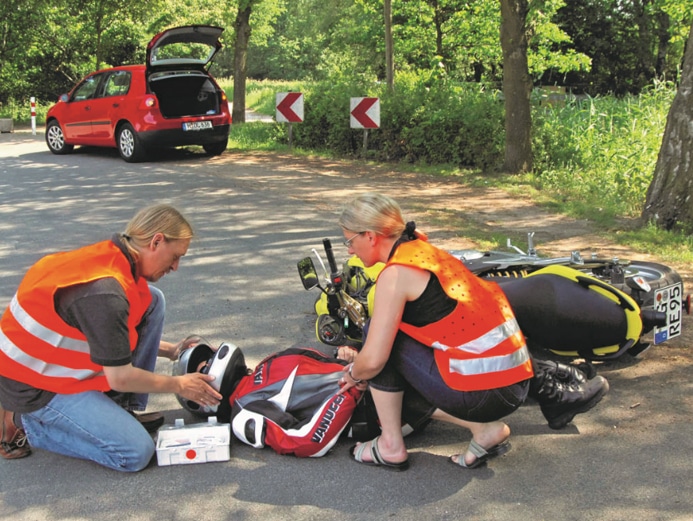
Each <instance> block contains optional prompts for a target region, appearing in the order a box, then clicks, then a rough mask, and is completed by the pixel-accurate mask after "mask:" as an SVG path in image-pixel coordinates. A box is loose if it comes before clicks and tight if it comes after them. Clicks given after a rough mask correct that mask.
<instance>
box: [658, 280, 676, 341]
mask: <svg viewBox="0 0 693 521" xmlns="http://www.w3.org/2000/svg"><path fill="white" fill-rule="evenodd" d="M654 307H655V311H661V312H663V313H666V315H667V324H666V325H665V326H662V327H656V328H655V329H654V343H655V345H656V344H661V343H662V342H666V341H667V340H669V339H672V338H674V337H677V336H679V335H680V334H681V316H682V314H683V284H681V283H680V282H679V283H677V284H672V285H671V286H667V287H665V288H660V289H658V290H655V294H654Z"/></svg>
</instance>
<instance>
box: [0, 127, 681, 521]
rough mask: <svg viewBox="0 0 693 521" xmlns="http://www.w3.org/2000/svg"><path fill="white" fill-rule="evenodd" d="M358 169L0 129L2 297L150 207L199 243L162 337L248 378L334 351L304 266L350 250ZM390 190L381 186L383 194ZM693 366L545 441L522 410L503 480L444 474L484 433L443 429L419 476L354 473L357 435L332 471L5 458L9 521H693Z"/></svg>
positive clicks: (645, 380) (414, 469) (620, 383)
mask: <svg viewBox="0 0 693 521" xmlns="http://www.w3.org/2000/svg"><path fill="white" fill-rule="evenodd" d="M349 171H350V170H349V169H348V168H347V169H346V170H343V169H335V165H334V164H331V163H329V162H325V161H309V160H301V159H296V158H281V157H275V156H268V155H258V156H244V155H234V154H230V153H226V154H224V155H223V156H222V157H219V158H211V159H210V158H206V157H204V156H203V155H202V154H199V153H193V152H189V151H175V152H172V153H170V154H166V155H163V156H161V157H157V158H154V160H153V161H151V162H147V163H142V164H136V165H130V164H127V163H125V162H123V161H122V160H121V159H120V158H119V157H118V155H117V153H116V152H115V151H114V150H96V149H77V150H76V151H75V153H73V154H71V155H67V156H54V155H52V154H50V153H49V152H48V150H47V148H46V146H45V144H44V143H43V138H42V135H40V134H39V135H37V136H32V135H31V133H30V132H16V133H14V134H0V230H1V231H2V235H1V236H0V302H1V303H2V307H3V308H4V306H5V305H6V303H8V302H9V300H10V298H11V297H12V295H13V293H14V291H15V289H16V286H17V284H18V283H19V280H20V278H21V276H22V275H23V273H24V271H25V270H26V269H27V268H28V267H29V266H30V265H31V264H32V263H33V262H34V261H36V260H37V259H38V258H39V257H41V256H42V255H44V254H46V253H49V252H53V251H56V250H61V249H69V248H72V247H75V246H78V245H82V244H87V243H90V242H94V241H97V240H101V239H104V238H107V237H109V236H110V234H111V233H112V232H114V231H122V229H123V228H124V225H125V223H126V222H127V220H128V219H129V218H130V217H131V216H132V215H133V214H134V212H135V211H136V210H137V209H139V208H140V207H142V206H145V205H148V204H151V203H154V202H168V203H172V204H174V205H175V206H177V207H179V208H180V209H181V210H182V211H183V212H184V213H186V214H187V215H188V217H189V218H190V219H191V221H192V222H193V224H194V226H195V227H196V230H197V239H196V240H195V241H194V242H193V244H192V246H191V248H190V251H189V254H188V256H186V257H185V258H184V259H183V261H182V262H181V266H180V269H179V270H178V272H176V273H172V274H169V275H168V276H166V277H165V278H164V279H163V280H162V281H161V282H160V283H159V284H158V286H159V287H160V288H161V289H162V290H163V291H164V292H165V294H166V296H167V325H166V328H165V337H166V338H167V339H169V340H174V341H177V340H178V339H180V338H183V337H184V336H186V335H188V334H190V333H199V334H202V335H203V336H204V337H206V338H208V339H209V340H210V341H211V342H212V343H213V344H218V343H221V342H222V341H226V342H232V343H234V344H236V345H238V346H239V347H240V348H241V349H242V350H243V352H244V354H245V356H246V360H247V361H248V363H249V365H254V364H255V363H257V362H258V361H259V360H260V359H261V358H263V357H264V356H265V355H267V354H270V353H272V352H274V351H277V350H280V349H284V348H287V347H290V346H294V345H305V346H312V347H320V346H319V344H317V342H316V341H315V339H314V338H313V319H314V318H313V315H312V303H313V300H314V298H315V296H316V295H315V294H313V293H309V292H306V291H304V290H303V288H302V286H301V284H300V281H299V279H298V276H297V270H296V261H297V260H298V259H300V258H301V257H303V256H306V255H307V254H309V252H310V249H311V248H313V247H316V248H318V247H320V244H321V239H322V238H323V237H331V238H333V239H339V238H340V237H341V234H340V231H339V229H338V227H337V226H336V217H337V214H338V210H339V207H340V205H341V204H342V201H344V200H346V199H345V198H348V196H349V194H350V193H351V188H352V187H353V186H358V187H359V189H362V188H366V187H369V186H370V183H369V177H368V175H367V173H366V174H364V173H363V171H362V170H359V171H358V172H356V171H354V174H353V176H351V174H349ZM389 180H390V181H389V183H390V185H389V188H391V190H392V193H403V194H406V197H407V198H409V197H413V196H414V195H415V192H412V191H411V190H415V188H412V187H411V186H410V187H409V188H408V189H402V181H401V179H400V178H399V176H396V175H392V176H390V177H389ZM387 183H388V181H387V179H385V180H383V178H379V180H378V183H377V186H375V187H376V188H378V189H388V185H387ZM374 184H375V183H374ZM408 186H409V185H408ZM407 190H409V191H407ZM328 195H330V196H332V197H334V198H335V199H336V200H335V201H330V200H327V199H326V196H328ZM335 244H339V242H337V241H336V240H335ZM340 248H341V247H338V248H337V250H336V254H337V257H338V258H340V257H341V258H342V259H343V258H345V256H346V251H340ZM666 356H669V357H672V356H674V357H676V360H675V361H674V362H672V361H671V360H667V358H666ZM687 357H688V355H686V354H685V353H684V352H683V351H682V350H676V349H674V350H672V351H670V352H668V353H667V354H666V355H654V356H653V357H652V358H650V359H649V361H645V362H644V363H641V364H638V365H635V366H633V367H616V368H612V369H611V370H610V372H609V375H608V377H609V379H610V382H611V387H612V391H611V392H610V394H609V395H608V396H607V397H606V398H605V399H604V401H603V402H602V404H600V406H599V407H597V408H596V409H595V410H594V411H592V412H590V413H589V414H585V415H580V416H578V417H577V418H576V421H575V422H574V423H573V424H571V425H569V426H568V427H567V428H566V429H564V430H562V431H552V430H550V429H549V428H548V426H547V425H546V422H545V421H544V420H543V417H542V416H541V414H540V411H539V410H538V407H536V406H532V405H528V406H526V407H523V408H521V409H520V410H519V411H518V412H516V413H515V414H513V415H512V416H511V417H510V418H509V419H508V422H509V425H510V426H511V428H512V430H513V436H512V443H513V450H512V451H511V452H510V453H509V454H507V455H506V456H503V457H502V458H499V459H498V460H495V461H493V462H492V463H491V464H490V466H489V467H488V468H482V469H479V470H473V471H469V470H464V469H460V468H457V467H454V466H453V465H451V464H449V463H448V462H447V456H448V455H450V454H453V453H457V452H460V451H461V450H463V449H464V447H466V445H467V443H468V441H469V435H468V434H467V433H465V432H461V431H460V430H459V429H457V428H454V427H451V426H446V425H439V424H434V425H431V426H430V427H429V428H427V429H426V430H425V431H424V432H423V433H421V434H419V435H416V436H414V437H411V438H409V439H408V445H409V448H410V451H411V456H410V458H411V460H410V461H411V468H410V469H409V470H408V471H407V472H403V473H392V472H387V471H385V470H383V469H379V468H372V467H365V466H363V465H358V464H356V463H354V462H353V461H351V459H350V457H349V455H348V448H349V446H350V443H349V442H348V441H347V440H341V441H340V442H339V443H338V444H337V445H336V447H335V449H334V450H333V451H332V452H331V453H330V454H328V455H327V456H325V457H323V458H319V459H297V458H294V457H288V456H279V455H277V454H275V453H274V452H272V451H271V450H270V449H264V450H255V449H252V448H250V447H248V446H245V445H242V444H241V443H240V442H238V441H236V440H234V441H233V442H232V446H231V460H230V461H228V462H222V463H208V464H198V465H180V466H170V467H158V466H157V465H156V464H155V463H154V464H153V465H151V466H150V467H149V468H147V469H145V470H144V471H143V472H141V473H138V474H135V475H124V474H120V473H117V472H114V471H110V470H107V469H104V468H101V467H99V466H97V465H94V464H91V463H88V462H83V461H78V460H72V459H68V458H64V457H61V456H57V455H53V454H50V453H46V452H42V451H35V453H34V454H33V455H32V456H30V457H29V458H26V459H23V460H16V461H6V460H0V519H8V520H9V519H11V520H35V521H40V520H47V519H51V520H93V519H98V520H114V521H121V520H124V519H127V520H138V521H139V520H157V521H161V520H176V521H187V520H215V521H220V520H250V519H263V520H268V521H269V520H283V519H292V520H293V519H301V520H303V519H305V520H313V519H315V520H318V519H319V520H325V521H327V520H345V519H346V520H371V519H372V520H383V521H384V520H392V519H397V520H398V521H410V520H411V521H421V520H424V519H430V520H433V519H436V520H438V519H442V520H444V519H450V520H453V519H454V520H458V519H468V520H499V521H500V520H502V521H505V520H507V521H510V520H512V521H530V520H532V521H537V520H557V521H569V520H629V521H630V520H633V519H647V520H684V519H685V520H688V519H693V499H691V498H692V497H693V494H692V492H693V484H692V483H693V480H692V479H691V478H692V477H693V457H692V456H691V455H692V454H693V436H691V433H692V429H691V413H692V412H693V403H692V402H691V391H692V390H693V385H692V384H691V383H690V378H689V377H688V374H689V372H690V371H689V367H690V359H689V358H687ZM157 371H160V372H162V373H170V371H171V362H169V361H168V360H160V362H159V365H158V366H157ZM150 408H151V410H161V411H164V412H165V415H166V419H167V422H168V423H173V421H174V420H175V419H176V418H184V419H185V420H186V422H188V423H189V422H192V421H199V420H195V419H194V418H193V417H192V416H190V415H189V414H188V413H186V412H185V411H184V410H182V409H181V408H180V407H179V405H178V402H177V401H176V400H175V398H174V397H173V396H169V395H153V396H152V398H151V400H150Z"/></svg>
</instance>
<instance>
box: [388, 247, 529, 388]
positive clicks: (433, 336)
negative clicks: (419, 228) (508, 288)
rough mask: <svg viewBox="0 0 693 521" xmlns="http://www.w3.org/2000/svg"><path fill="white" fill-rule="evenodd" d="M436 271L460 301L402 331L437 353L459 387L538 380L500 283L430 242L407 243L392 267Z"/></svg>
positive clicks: (450, 380)
mask: <svg viewBox="0 0 693 521" xmlns="http://www.w3.org/2000/svg"><path fill="white" fill-rule="evenodd" d="M391 264H400V265H404V266H413V267H415V268H420V269H423V270H427V271H430V272H431V273H433V274H434V275H435V276H436V277H438V280H439V281H440V284H441V287H442V288H443V290H444V291H445V293H446V294H447V295H448V296H449V297H450V298H452V299H454V300H456V301H457V306H456V307H455V309H454V310H453V311H452V312H451V313H450V314H448V315H447V316H445V317H443V318H442V319H441V320H439V321H437V322H434V323H432V324H428V325H426V326H422V327H417V326H413V325H411V324H405V323H403V322H402V323H401V324H400V326H399V329H400V330H401V331H403V332H404V333H406V334H407V335H409V336H410V337H412V338H414V339H415V340H418V341H419V342H421V343H423V344H426V345H428V346H431V347H432V348H433V349H434V350H435V360H436V363H437V365H438V370H439V371H440V374H441V376H442V377H443V380H444V381H445V383H446V384H447V385H449V386H450V387H451V388H453V389H457V390H460V391H480V390H486V389H496V388H500V387H506V386H508V385H512V384H514V383H517V382H521V381H523V380H527V379H528V378H531V377H532V376H533V372H532V362H531V359H530V356H529V351H528V349H527V345H526V343H525V338H524V336H523V334H522V332H521V331H520V327H519V325H518V323H517V320H515V315H514V314H513V311H512V309H511V307H510V304H509V303H508V300H507V298H506V297H505V294H504V293H503V292H502V291H501V289H500V288H499V287H498V284H495V283H493V282H489V281H486V280H483V279H481V278H479V277H477V276H475V275H474V274H473V273H471V272H470V271H469V270H468V269H467V267H466V266H465V265H464V264H463V263H462V262H461V261H460V260H459V259H457V258H455V257H453V256H452V255H450V254H448V253H446V252H444V251H442V250H440V249H438V248H436V247H434V246H431V245H430V244H428V243H427V242H424V241H422V240H414V241H410V242H405V243H403V244H401V245H400V246H399V247H398V248H397V250H396V251H395V254H394V255H393V256H392V258H391V259H390V260H389V261H388V265H391Z"/></svg>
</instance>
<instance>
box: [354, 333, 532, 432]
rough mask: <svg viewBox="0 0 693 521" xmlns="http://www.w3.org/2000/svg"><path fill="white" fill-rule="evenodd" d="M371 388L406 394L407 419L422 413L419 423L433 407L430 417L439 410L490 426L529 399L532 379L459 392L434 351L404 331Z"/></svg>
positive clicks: (395, 342) (398, 334) (397, 337)
mask: <svg viewBox="0 0 693 521" xmlns="http://www.w3.org/2000/svg"><path fill="white" fill-rule="evenodd" d="M366 334H367V328H365V329H364V335H366ZM370 386H371V387H372V388H374V389H377V390H380V391H384V392H399V391H405V393H404V404H403V408H404V412H403V416H406V414H405V413H406V412H407V411H409V413H410V415H413V416H414V417H416V416H417V414H418V416H419V420H418V421H422V420H423V419H424V418H426V416H427V415H426V412H425V411H426V409H427V407H426V404H429V407H428V416H430V414H431V413H432V412H433V411H434V410H435V409H436V408H437V409H441V410H442V411H445V412H446V413H448V414H450V415H452V416H454V417H456V418H460V419H463V420H468V421H473V422H482V423H486V422H491V421H496V420H499V419H501V418H503V417H504V416H507V415H508V414H510V413H511V412H513V411H515V410H516V409H517V408H518V407H519V406H520V405H521V404H522V403H523V402H524V400H525V399H526V397H527V393H528V391H529V380H524V381H522V382H518V383H516V384H513V385H508V386H506V387H500V388H497V389H489V390H484V391H457V390H455V389H452V388H451V387H449V386H448V385H447V384H446V383H445V381H444V380H443V377H442V376H441V374H440V371H439V370H438V365H437V364H436V361H435V358H434V354H433V349H431V348H430V347H428V346H426V345H424V344H422V343H420V342H418V341H416V340H414V339H413V338H411V337H410V336H408V335H406V334H404V333H402V332H401V331H400V332H398V333H397V336H396V337H395V341H394V344H393V346H392V352H391V353H390V358H389V359H388V361H387V363H386V364H385V367H384V368H383V370H382V371H381V372H380V373H379V374H378V375H377V376H375V377H374V378H372V379H371V380H370ZM409 423H412V421H411V420H409Z"/></svg>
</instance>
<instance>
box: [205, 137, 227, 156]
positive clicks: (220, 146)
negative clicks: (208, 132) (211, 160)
mask: <svg viewBox="0 0 693 521" xmlns="http://www.w3.org/2000/svg"><path fill="white" fill-rule="evenodd" d="M227 144H228V141H223V142H221V143H210V144H209V145H202V148H204V149H205V152H207V154H209V155H210V156H218V155H220V154H221V153H222V152H223V151H224V150H226V145H227Z"/></svg>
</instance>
